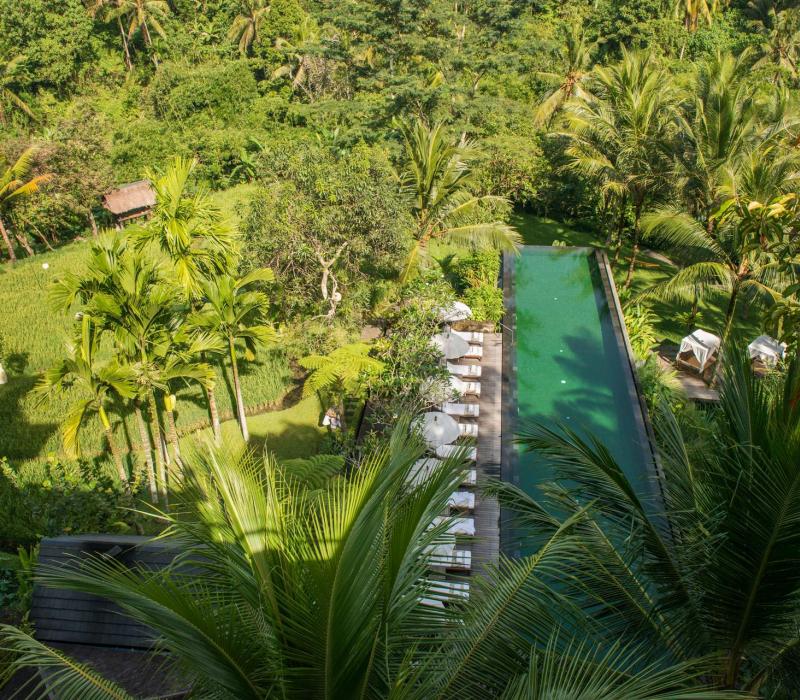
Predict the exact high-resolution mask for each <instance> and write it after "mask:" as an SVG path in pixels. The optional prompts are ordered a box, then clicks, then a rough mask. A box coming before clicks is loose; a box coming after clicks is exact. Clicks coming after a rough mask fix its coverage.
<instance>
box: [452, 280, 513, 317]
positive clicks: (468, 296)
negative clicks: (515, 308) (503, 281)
mask: <svg viewBox="0 0 800 700" xmlns="http://www.w3.org/2000/svg"><path fill="white" fill-rule="evenodd" d="M462 298H463V300H464V303H465V304H466V305H467V306H469V308H470V309H472V318H473V319H474V320H475V321H490V322H492V323H498V322H499V321H500V320H501V319H502V318H503V313H504V308H503V290H502V289H500V288H498V287H497V286H495V285H488V284H480V285H478V286H477V287H470V288H469V289H468V290H467V291H466V292H464V295H463V297H462Z"/></svg>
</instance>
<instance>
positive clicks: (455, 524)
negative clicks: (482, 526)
mask: <svg viewBox="0 0 800 700" xmlns="http://www.w3.org/2000/svg"><path fill="white" fill-rule="evenodd" d="M444 522H447V523H448V526H447V534H449V535H463V536H464V537H474V536H475V520H474V519H473V518H453V517H450V516H447V515H437V516H436V517H435V518H434V519H433V523H432V526H433V527H436V526H437V525H441V524H442V523H444Z"/></svg>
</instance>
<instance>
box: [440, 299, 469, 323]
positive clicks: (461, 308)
mask: <svg viewBox="0 0 800 700" xmlns="http://www.w3.org/2000/svg"><path fill="white" fill-rule="evenodd" d="M468 318H472V309H470V308H469V306H467V305H466V304H465V303H464V302H463V301H454V302H453V303H452V304H448V305H447V306H442V307H440V308H439V320H440V321H442V322H444V323H452V322H454V321H464V320H465V319H468Z"/></svg>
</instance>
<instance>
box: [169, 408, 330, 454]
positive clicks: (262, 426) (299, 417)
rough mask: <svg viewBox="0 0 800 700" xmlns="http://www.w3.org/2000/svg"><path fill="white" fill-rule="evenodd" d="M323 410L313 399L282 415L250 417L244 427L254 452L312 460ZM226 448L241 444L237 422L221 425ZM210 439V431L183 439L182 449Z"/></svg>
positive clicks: (319, 439) (320, 434)
mask: <svg viewBox="0 0 800 700" xmlns="http://www.w3.org/2000/svg"><path fill="white" fill-rule="evenodd" d="M321 415H322V409H321V407H320V403H319V400H318V399H317V397H316V396H311V397H309V398H306V399H303V400H302V401H299V402H298V403H296V404H295V405H294V406H292V407H291V408H287V409H285V410H283V411H270V412H268V413H262V414H260V415H258V416H250V417H248V419H247V426H248V428H249V429H250V444H251V446H252V447H254V448H256V450H257V451H260V450H262V449H266V450H269V451H270V452H272V453H273V454H274V455H275V456H276V457H278V458H279V459H294V458H296V457H311V456H312V455H315V454H317V452H318V451H319V446H320V443H321V442H322V439H323V438H324V437H325V434H326V429H325V428H323V427H321V426H320V424H319V423H320V418H321ZM222 436H223V440H224V442H225V444H228V445H239V446H241V445H242V444H243V441H242V434H241V432H240V430H239V423H238V422H237V421H236V420H229V421H225V422H224V423H223V424H222ZM210 439H211V431H210V429H209V430H202V431H199V432H198V433H195V434H193V435H188V436H187V437H185V438H183V440H182V441H181V445H182V446H184V447H190V446H195V447H196V446H198V445H202V444H204V443H205V442H206V441H208V440H210Z"/></svg>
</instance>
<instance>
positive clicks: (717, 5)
mask: <svg viewBox="0 0 800 700" xmlns="http://www.w3.org/2000/svg"><path fill="white" fill-rule="evenodd" d="M725 4H726V3H725V1H724V0H723V1H722V2H720V1H719V0H676V2H675V6H674V10H673V11H674V14H675V17H676V18H680V19H683V26H684V27H685V28H686V30H687V31H689V32H696V31H697V29H698V27H699V26H700V20H703V21H705V22H706V23H707V24H711V23H712V22H713V21H714V15H716V14H717V13H718V12H720V10H721V9H722V6H723V5H725Z"/></svg>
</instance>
